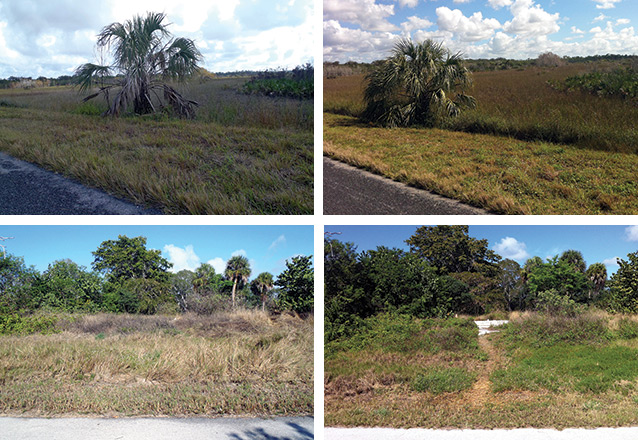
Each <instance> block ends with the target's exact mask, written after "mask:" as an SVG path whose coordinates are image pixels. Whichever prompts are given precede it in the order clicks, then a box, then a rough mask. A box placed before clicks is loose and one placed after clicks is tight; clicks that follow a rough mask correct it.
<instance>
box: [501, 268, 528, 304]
mask: <svg viewBox="0 0 638 440" xmlns="http://www.w3.org/2000/svg"><path fill="white" fill-rule="evenodd" d="M498 265H499V267H500V268H501V276H500V283H499V287H500V289H501V290H502V292H503V298H504V300H505V304H506V305H507V310H508V311H512V310H514V309H519V310H520V309H522V308H523V304H524V303H525V284H524V280H523V269H522V268H521V265H520V264H518V263H517V262H516V261H514V260H510V259H505V260H502V261H500V262H499V264H498Z"/></svg>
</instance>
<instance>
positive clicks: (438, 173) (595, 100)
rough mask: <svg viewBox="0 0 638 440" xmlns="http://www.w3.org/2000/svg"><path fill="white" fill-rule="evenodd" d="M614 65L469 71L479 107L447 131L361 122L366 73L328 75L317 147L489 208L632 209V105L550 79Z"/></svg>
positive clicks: (637, 203) (637, 194)
mask: <svg viewBox="0 0 638 440" xmlns="http://www.w3.org/2000/svg"><path fill="white" fill-rule="evenodd" d="M614 67H615V66H614V65H613V64H611V63H588V64H587V63H574V64H569V65H566V66H563V67H556V68H538V67H533V68H528V69H521V70H506V71H491V72H477V73H474V74H473V77H474V88H473V89H472V90H471V91H470V92H469V94H471V95H472V96H474V97H475V98H476V99H477V102H478V107H477V108H476V109H474V110H466V111H464V112H463V113H462V114H461V116H460V117H458V118H457V119H453V120H448V121H446V122H445V123H444V126H443V127H442V128H444V129H445V130H437V129H427V128H413V129H407V130H405V129H396V130H392V129H382V128H376V127H372V126H370V125H366V124H360V123H358V120H357V119H355V118H356V117H358V116H359V115H360V114H361V112H362V111H363V109H364V104H363V89H364V85H365V84H364V77H363V75H358V76H348V77H339V78H333V79H325V80H324V110H325V112H326V113H325V115H324V140H325V145H324V152H325V153H326V154H327V155H328V156H331V157H334V158H336V159H339V160H342V161H345V162H347V163H350V164H352V165H355V166H359V167H362V168H367V169H370V170H372V171H374V172H377V173H380V174H383V175H385V176H387V177H390V178H393V179H395V180H399V181H402V182H406V183H408V184H410V185H413V186H416V187H419V188H424V189H428V190H431V191H434V192H437V193H439V194H442V195H445V196H448V197H453V198H456V199H458V200H461V201H463V202H466V203H470V204H473V205H475V206H479V207H483V208H486V209H489V210H491V211H493V212H496V213H505V214H601V213H609V214H634V213H636V212H637V211H638V188H636V186H635V185H634V184H633V182H632V181H633V179H632V177H631V175H632V171H631V170H633V169H635V167H636V164H637V162H636V161H637V159H636V153H637V152H638V131H637V130H636V129H635V121H636V120H638V106H637V105H635V103H634V102H632V101H631V100H627V99H620V98H616V97H598V96H595V95H592V94H590V93H588V92H586V91H578V90H572V91H561V90H557V88H556V87H552V85H550V83H549V82H550V81H554V82H555V81H562V80H565V79H566V78H567V77H570V76H574V75H578V74H584V73H589V72H592V71H593V70H595V69H599V70H605V69H607V70H610V69H612V68H614ZM337 115H338V116H337ZM353 117H354V118H353ZM459 131H460V132H466V133H472V134H476V133H478V134H481V136H473V135H464V134H462V133H458V132H459ZM455 132H456V133H455Z"/></svg>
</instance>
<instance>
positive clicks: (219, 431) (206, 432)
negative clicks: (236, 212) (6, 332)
mask: <svg viewBox="0 0 638 440" xmlns="http://www.w3.org/2000/svg"><path fill="white" fill-rule="evenodd" d="M313 424H314V418H313V417H278V418H272V419H259V418H217V419H209V418H140V419H138V418H125V419H111V418H103V419H98V418H59V419H40V418H20V417H18V418H15V417H2V418H0V438H2V439H12V440H14V439H15V440H84V439H91V440H182V439H184V440H211V439H216V440H217V439H220V440H222V439H227V440H311V439H313V438H314V427H313Z"/></svg>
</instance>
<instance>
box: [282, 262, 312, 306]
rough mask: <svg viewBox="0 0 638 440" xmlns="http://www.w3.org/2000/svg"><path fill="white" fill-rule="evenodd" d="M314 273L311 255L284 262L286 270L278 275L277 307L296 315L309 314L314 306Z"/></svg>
mask: <svg viewBox="0 0 638 440" xmlns="http://www.w3.org/2000/svg"><path fill="white" fill-rule="evenodd" d="M314 274H315V272H314V269H313V268H312V255H308V256H304V255H299V256H296V257H293V258H292V259H291V260H290V261H288V260H286V269H284V271H283V272H281V273H280V274H279V276H278V277H277V280H276V281H275V286H278V287H279V294H278V296H277V301H276V303H277V307H279V308H281V309H284V310H290V311H293V312H296V313H309V312H312V310H313V309H314V304H315V294H314V292H315V275H314Z"/></svg>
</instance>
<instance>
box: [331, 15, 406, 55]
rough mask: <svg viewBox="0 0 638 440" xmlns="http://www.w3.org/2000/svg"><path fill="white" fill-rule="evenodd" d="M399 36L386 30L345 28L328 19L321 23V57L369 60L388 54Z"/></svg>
mask: <svg viewBox="0 0 638 440" xmlns="http://www.w3.org/2000/svg"><path fill="white" fill-rule="evenodd" d="M399 38H400V37H399V36H398V35H394V34H391V33H388V32H377V33H372V32H368V31H364V30H361V29H350V28H345V27H342V26H341V24H340V23H339V22H338V21H336V20H328V21H325V22H324V23H323V58H324V60H325V61H337V60H346V61H348V60H352V61H359V62H362V61H363V62H370V61H373V60H376V59H379V58H381V57H384V56H386V55H388V54H389V52H390V50H391V49H392V47H393V46H394V43H395V42H396V41H397V39H399Z"/></svg>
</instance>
